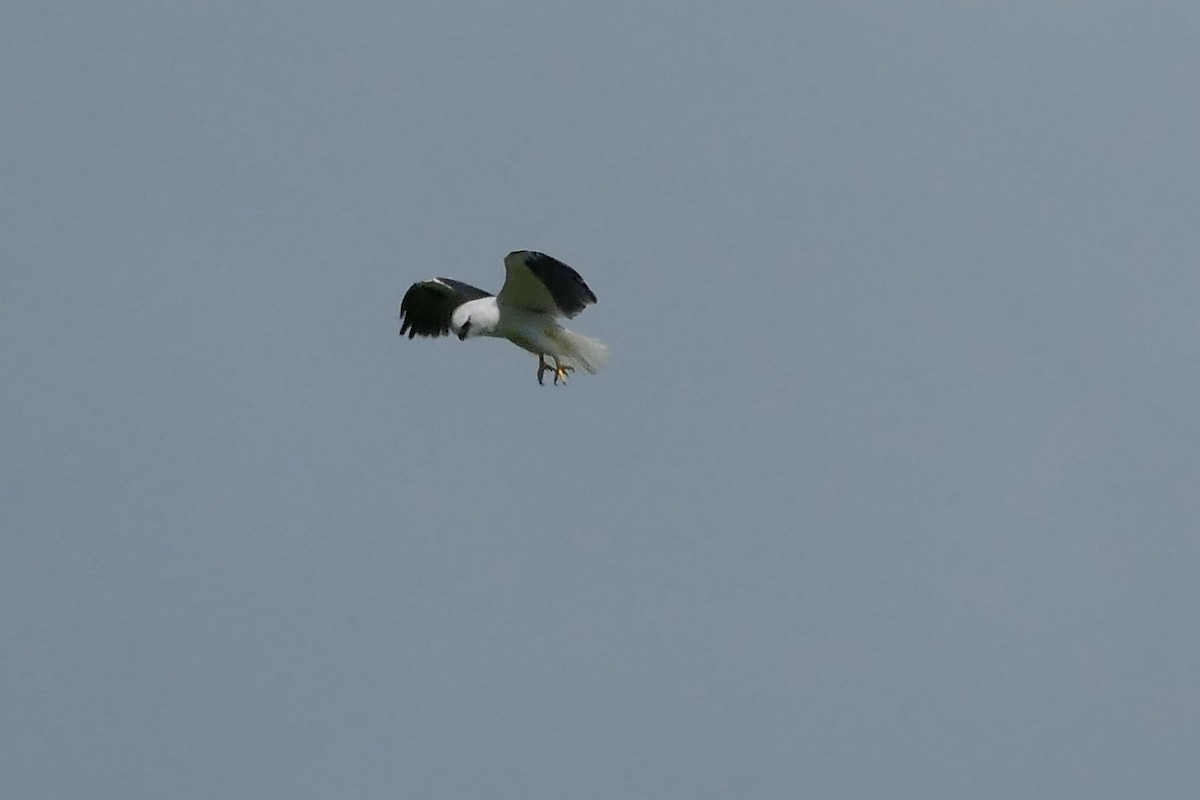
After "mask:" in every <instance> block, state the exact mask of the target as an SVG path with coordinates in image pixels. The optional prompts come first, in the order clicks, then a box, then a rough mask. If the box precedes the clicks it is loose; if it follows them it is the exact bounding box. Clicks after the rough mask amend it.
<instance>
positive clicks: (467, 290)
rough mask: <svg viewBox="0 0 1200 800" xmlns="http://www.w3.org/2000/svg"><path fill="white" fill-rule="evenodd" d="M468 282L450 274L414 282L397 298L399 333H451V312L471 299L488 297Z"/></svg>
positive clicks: (410, 334) (421, 334) (490, 294)
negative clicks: (400, 298) (402, 296)
mask: <svg viewBox="0 0 1200 800" xmlns="http://www.w3.org/2000/svg"><path fill="white" fill-rule="evenodd" d="M491 296H492V293H491V292H485V291H484V290H483V289H479V288H477V287H475V286H472V285H470V284H469V283H463V282H462V281H456V280H454V279H452V278H434V279H433V280H428V281H421V282H420V283H414V284H413V285H412V286H410V287H409V289H408V291H407V292H405V293H404V299H403V300H401V301H400V319H401V323H400V335H401V336H403V335H404V334H405V333H406V332H407V333H408V338H410V339H411V338H413V337H414V336H434V337H436V336H442V335H445V334H448V333H450V315H451V314H453V313H454V309H456V308H458V307H459V306H461V305H462V304H463V303H466V302H468V301H470V300H478V299H479V298H481V297H491Z"/></svg>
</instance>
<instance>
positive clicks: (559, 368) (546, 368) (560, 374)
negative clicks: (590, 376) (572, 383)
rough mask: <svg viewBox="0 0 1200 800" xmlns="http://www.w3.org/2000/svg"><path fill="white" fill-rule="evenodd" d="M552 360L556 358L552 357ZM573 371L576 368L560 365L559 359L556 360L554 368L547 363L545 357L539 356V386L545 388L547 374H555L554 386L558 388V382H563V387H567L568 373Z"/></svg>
mask: <svg viewBox="0 0 1200 800" xmlns="http://www.w3.org/2000/svg"><path fill="white" fill-rule="evenodd" d="M551 358H554V357H553V356H551ZM573 369H575V368H574V367H570V366H567V365H566V364H560V363H559V361H558V359H557V358H555V359H554V366H553V367H552V366H550V365H549V364H547V363H546V356H545V355H539V356H538V370H537V379H538V384H539V385H543V386H544V385H545V383H544V382H543V376H544V375H545V374H546V373H547V372H553V373H554V385H555V386H557V385H558V382H559V381H562V384H563V386H566V385H567V373H568V372H570V371H572V370H573Z"/></svg>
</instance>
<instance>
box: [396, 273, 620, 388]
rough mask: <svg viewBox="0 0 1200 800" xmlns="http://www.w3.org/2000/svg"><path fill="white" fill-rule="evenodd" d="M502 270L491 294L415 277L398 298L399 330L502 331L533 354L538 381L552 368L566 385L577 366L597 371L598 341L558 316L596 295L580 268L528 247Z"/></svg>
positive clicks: (602, 354) (602, 349) (602, 356)
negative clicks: (500, 283)
mask: <svg viewBox="0 0 1200 800" xmlns="http://www.w3.org/2000/svg"><path fill="white" fill-rule="evenodd" d="M504 272H505V277H504V285H503V286H501V287H500V293H499V294H497V295H494V296H493V295H492V294H490V293H489V292H485V291H484V290H483V289H478V288H476V287H474V286H471V285H470V284H466V283H463V282H462V281H456V280H454V279H452V278H432V279H430V280H427V281H419V282H418V283H414V284H413V285H412V286H411V287H409V289H408V291H407V292H405V294H404V299H403V300H401V301H400V320H401V323H400V335H401V336H403V335H404V334H405V333H407V334H408V338H409V339H411V338H413V337H414V336H431V337H434V338H436V337H438V336H442V335H448V334H450V333H453V334H454V335H455V336H457V337H458V338H459V340H460V341H466V340H467V339H469V338H472V337H474V336H495V337H499V338H501V339H508V340H509V341H510V342H512V343H513V344H515V345H517V346H518V347H521V348H523V349H525V350H528V351H529V352H531V353H533V354H534V355H535V356H537V357H538V368H537V380H538V383H539V384H540V383H542V379H543V376H545V374H546V373H547V372H553V373H554V383H555V384H556V385H557V384H558V383H559V382H560V381H561V382H562V383H563V384H564V385H565V384H566V382H567V373H568V372H572V371H573V370H574V369H575V368H576V367H582V368H583V369H585V370H587V371H588V372H590V373H593V374H595V372H596V371H597V370H598V369H600V368H601V367H603V366H604V365H605V364H606V363H608V347H607V346H606V345H605V344H604V343H603V342H601V341H600V340H598V339H593V338H591V337H590V336H584V335H582V334H578V333H575V332H574V331H569V330H567V329H566V328H564V327H563V326H562V325H560V324H559V323H558V319H559V318H560V317H566V318H568V319H569V318H571V317H574V316H575V315H576V314H578V313H579V312H580V311H583V309H584V308H586V307H587V306H588V305H589V304H591V303H594V302H596V295H595V294H594V293H593V292H592V290H591V289H589V288H588V285H587V284H586V283H584V282H583V278H582V277H581V276H580V275H579V273H578V272H576V271H575V270H573V269H571V268H570V267H568V266H567V265H566V264H564V263H563V262H561V261H559V260H558V259H557V258H551V257H550V256H548V255H546V254H545V253H538V252H536V251H534V250H515V251H513V252H511V253H509V254H508V255H507V256H505V257H504ZM547 358H550V359H552V360H553V361H554V365H553V366H551V365H550V364H548V363H546V359H547Z"/></svg>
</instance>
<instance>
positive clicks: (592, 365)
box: [558, 328, 608, 375]
mask: <svg viewBox="0 0 1200 800" xmlns="http://www.w3.org/2000/svg"><path fill="white" fill-rule="evenodd" d="M558 335H559V338H560V339H561V341H562V343H563V344H564V345H565V347H564V348H563V349H564V350H565V351H566V352H565V353H564V355H565V356H566V359H565V360H569V361H570V362H571V363H572V364H574V365H576V366H579V367H583V368H584V369H586V370H587V371H588V372H590V373H592V374H593V375H594V374H595V373H596V372H597V371H598V370H600V369H601V368H602V367H604V366H605V365H607V364H608V345H606V344H605V343H604V342H602V341H600V340H599V339H593V338H592V337H591V336H584V335H583V334H582V333H575V332H574V331H569V330H567V329H565V328H562V329H560V330H559V331H558Z"/></svg>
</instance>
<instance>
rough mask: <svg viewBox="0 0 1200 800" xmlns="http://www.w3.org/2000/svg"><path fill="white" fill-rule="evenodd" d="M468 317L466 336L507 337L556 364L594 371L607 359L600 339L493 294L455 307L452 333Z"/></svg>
mask: <svg viewBox="0 0 1200 800" xmlns="http://www.w3.org/2000/svg"><path fill="white" fill-rule="evenodd" d="M468 320H470V322H471V325H470V327H469V328H467V338H468V339H469V338H471V337H473V336H496V337H499V338H502V339H508V340H509V341H510V342H512V343H513V344H515V345H517V346H518V347H521V348H524V349H525V350H528V351H529V352H531V353H533V354H534V355H542V354H545V355H547V356H550V357H551V358H553V359H554V360H555V361H557V362H558V363H559V364H561V365H563V366H567V367H575V368H576V369H584V370H587V371H588V372H592V373H594V372H596V371H597V370H599V369H600V368H602V367H603V366H605V365H606V364H607V363H608V346H607V345H605V344H604V343H603V342H601V341H600V340H599V339H593V338H592V337H590V336H584V335H583V334H581V333H575V332H574V331H569V330H567V329H566V328H564V327H563V326H561V325H559V324H558V321H557V320H556V319H555V318H554V317H553V316H552V315H550V314H542V313H539V312H536V311H526V310H524V309H520V308H509V307H507V306H501V305H500V304H499V303H497V302H496V298H495V297H481V298H480V299H478V300H471V301H470V302H467V303H463V304H462V305H461V306H459V307H458V308H456V309H454V313H453V314H452V315H451V317H450V327H451V329H453V331H454V333H455V335H457V334H458V332H459V331H460V330H462V326H463V324H464V323H465V322H467V321H468Z"/></svg>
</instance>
